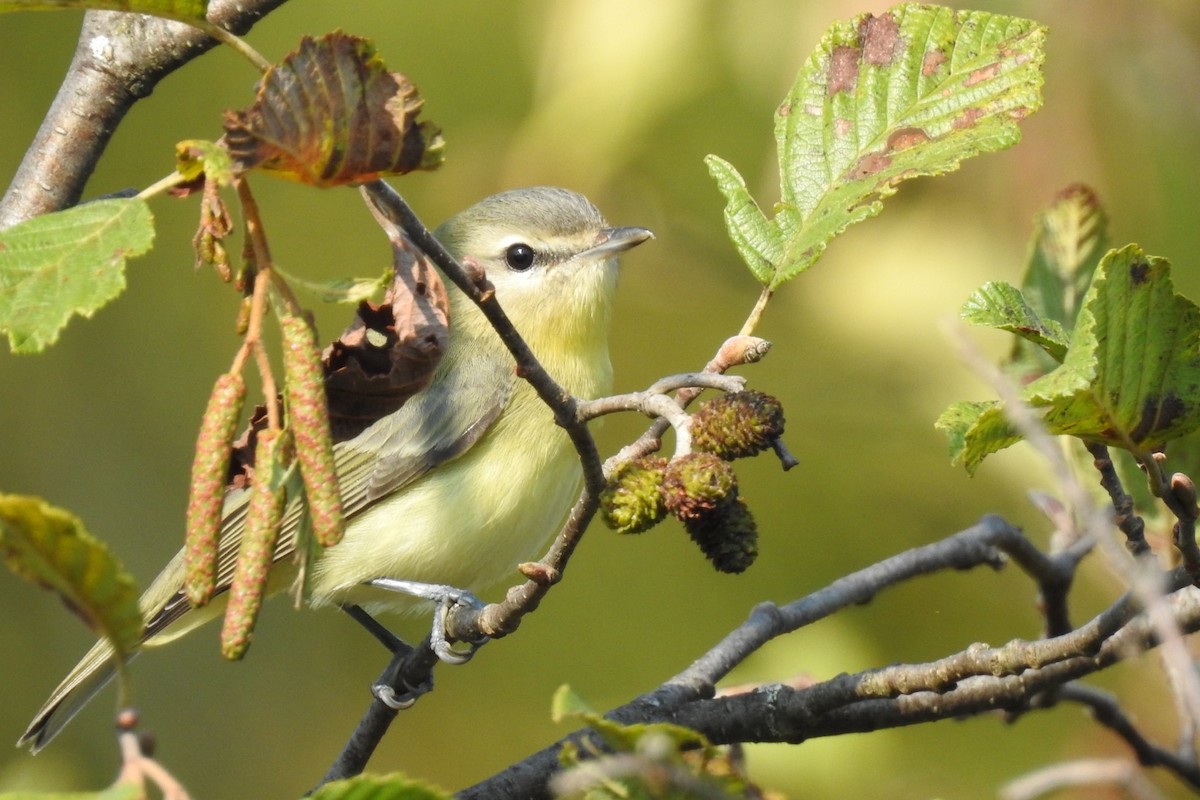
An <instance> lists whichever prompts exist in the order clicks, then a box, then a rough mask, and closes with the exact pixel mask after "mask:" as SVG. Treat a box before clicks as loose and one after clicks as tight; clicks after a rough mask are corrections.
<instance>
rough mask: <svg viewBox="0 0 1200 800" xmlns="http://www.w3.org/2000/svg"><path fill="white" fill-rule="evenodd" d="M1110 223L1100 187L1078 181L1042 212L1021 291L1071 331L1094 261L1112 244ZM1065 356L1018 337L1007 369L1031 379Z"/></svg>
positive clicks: (1023, 379) (1032, 304)
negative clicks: (1051, 354) (1050, 354)
mask: <svg viewBox="0 0 1200 800" xmlns="http://www.w3.org/2000/svg"><path fill="white" fill-rule="evenodd" d="M1107 227H1108V218H1107V215H1106V214H1105V213H1104V209H1103V208H1101V206H1100V200H1099V198H1097V196H1096V193H1095V192H1093V191H1092V190H1091V189H1089V188H1088V187H1086V186H1082V185H1079V184H1076V185H1074V186H1069V187H1067V188H1066V189H1064V190H1063V191H1062V192H1059V194H1058V196H1057V197H1055V198H1054V202H1053V204H1051V206H1050V207H1049V208H1047V209H1046V210H1045V211H1043V212H1042V213H1041V214H1039V215H1038V217H1037V221H1036V225H1035V229H1034V234H1033V239H1032V241H1031V242H1030V248H1029V258H1028V265H1027V267H1026V270H1025V278H1024V280H1023V281H1022V282H1021V294H1022V295H1023V296H1024V298H1025V302H1027V303H1028V304H1029V306H1030V307H1031V308H1033V310H1034V311H1035V312H1037V314H1038V315H1039V316H1041V317H1042V318H1043V319H1046V320H1054V321H1056V322H1058V323H1061V324H1062V327H1063V328H1064V329H1065V330H1068V331H1069V330H1071V329H1072V328H1074V327H1075V319H1076V317H1078V315H1079V306H1080V304H1081V303H1082V302H1083V297H1084V295H1085V294H1086V293H1087V290H1088V286H1090V285H1091V282H1092V275H1093V274H1094V273H1095V272H1096V265H1098V264H1099V263H1100V257H1101V256H1102V255H1104V251H1105V250H1107V249H1108V236H1107V231H1106V229H1107ZM1061 362H1062V356H1061V355H1059V356H1055V357H1053V358H1051V357H1048V356H1047V355H1046V352H1045V351H1044V350H1043V349H1042V348H1040V347H1037V346H1034V345H1032V344H1030V343H1029V342H1026V341H1017V342H1014V343H1013V350H1012V354H1011V355H1010V356H1009V360H1008V364H1007V369H1008V371H1009V372H1010V373H1011V374H1013V375H1015V376H1017V377H1018V379H1019V380H1020V381H1021V382H1022V383H1028V382H1029V381H1031V380H1033V379H1035V378H1040V377H1041V376H1042V375H1045V374H1046V373H1047V372H1050V371H1051V370H1053V369H1054V368H1055V367H1057V366H1058V364H1059V363H1061Z"/></svg>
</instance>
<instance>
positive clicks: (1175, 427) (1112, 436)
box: [937, 245, 1200, 472]
mask: <svg viewBox="0 0 1200 800" xmlns="http://www.w3.org/2000/svg"><path fill="white" fill-rule="evenodd" d="M1021 399H1022V400H1023V401H1024V402H1025V403H1027V404H1028V405H1030V406H1031V407H1033V408H1034V409H1035V410H1040V412H1041V414H1042V423H1043V424H1044V425H1045V427H1046V429H1047V430H1048V431H1049V432H1050V433H1053V434H1061V435H1069V436H1076V437H1079V438H1081V439H1085V440H1087V441H1091V442H1098V443H1100V444H1104V445H1108V446H1112V447H1117V448H1122V449H1125V450H1129V451H1130V452H1133V453H1135V454H1136V455H1138V456H1139V457H1141V458H1144V457H1146V455H1147V454H1148V453H1149V452H1151V451H1154V450H1157V449H1160V448H1161V447H1162V446H1163V445H1165V444H1166V443H1167V442H1169V441H1172V440H1174V439H1179V438H1181V437H1184V436H1187V435H1188V434H1190V433H1193V432H1195V431H1196V430H1198V429H1200V308H1198V307H1197V306H1196V305H1195V304H1194V303H1193V302H1192V301H1190V300H1188V299H1187V298H1185V297H1182V296H1180V295H1177V294H1175V290H1174V288H1173V286H1172V284H1171V275H1170V265H1169V264H1168V263H1167V261H1166V260H1165V259H1162V258H1155V257H1154V256H1148V255H1146V254H1145V253H1144V252H1143V251H1142V250H1141V248H1139V247H1138V246H1137V245H1128V246H1126V247H1124V248H1122V249H1121V250H1112V251H1110V252H1109V253H1108V254H1107V255H1106V256H1104V258H1103V259H1101V260H1100V264H1099V266H1098V267H1097V269H1096V272H1095V275H1094V277H1093V280H1092V284H1091V288H1090V289H1089V290H1088V292H1087V294H1086V295H1085V296H1084V299H1083V302H1082V304H1081V308H1080V312H1079V316H1078V318H1077V320H1076V324H1075V329H1074V330H1073V331H1072V333H1071V339H1070V344H1069V345H1068V347H1067V351H1066V354H1065V355H1064V357H1063V359H1062V363H1061V364H1060V365H1058V366H1057V367H1056V368H1055V369H1054V370H1053V371H1051V372H1049V373H1047V374H1046V375H1043V376H1042V377H1040V378H1038V379H1036V380H1034V381H1032V382H1031V383H1029V384H1028V385H1027V386H1025V387H1024V389H1023V390H1022V393H1021ZM937 427H938V428H939V429H940V430H942V431H943V432H945V433H946V434H947V436H948V437H949V439H950V453H951V457H952V458H953V459H954V460H955V461H956V462H962V463H963V464H964V465H965V466H966V467H967V470H968V471H971V472H973V471H974V469H975V468H976V467H977V466H978V465H979V462H980V461H982V460H983V458H984V457H986V456H987V455H989V454H991V453H994V452H996V451H997V450H1001V449H1003V448H1005V447H1008V446H1009V445H1011V444H1013V443H1015V442H1017V441H1019V440H1020V436H1019V435H1018V434H1017V433H1016V432H1015V431H1014V430H1013V429H1012V428H1011V426H1010V425H1009V424H1008V422H1007V421H1006V420H1005V418H1004V415H1003V412H1002V409H1001V407H1000V405H999V404H998V403H955V404H954V405H952V406H950V408H948V409H947V410H946V411H945V412H944V413H943V414H942V416H941V417H940V418H939V419H938V422H937Z"/></svg>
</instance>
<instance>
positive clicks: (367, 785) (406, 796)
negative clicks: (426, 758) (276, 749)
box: [308, 772, 451, 800]
mask: <svg viewBox="0 0 1200 800" xmlns="http://www.w3.org/2000/svg"><path fill="white" fill-rule="evenodd" d="M450 798H451V795H450V794H449V793H448V792H443V791H441V790H440V789H434V788H432V787H430V786H429V785H428V784H425V783H421V782H420V781H414V780H412V779H411V778H408V777H406V776H405V775H402V774H400V773H398V772H394V773H392V774H390V775H357V776H355V777H353V778H346V779H345V780H340V781H333V782H331V783H327V784H325V785H324V786H322V787H321V788H319V789H317V790H316V791H315V792H313V793H312V794H310V795H309V796H308V799H309V800H450Z"/></svg>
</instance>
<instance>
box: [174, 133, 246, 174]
mask: <svg viewBox="0 0 1200 800" xmlns="http://www.w3.org/2000/svg"><path fill="white" fill-rule="evenodd" d="M175 171H176V172H178V173H179V174H180V175H182V176H183V177H184V179H185V180H188V181H195V180H199V179H200V178H201V177H205V176H207V178H208V179H209V180H210V181H213V182H215V183H216V184H217V185H218V186H229V185H230V184H232V183H233V158H232V157H231V156H230V155H229V151H228V150H226V149H225V148H224V147H222V146H221V145H220V144H218V143H217V142H209V141H206V140H204V139H184V140H183V141H181V142H177V143H176V144H175Z"/></svg>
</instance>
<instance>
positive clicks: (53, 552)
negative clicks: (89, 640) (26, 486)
mask: <svg viewBox="0 0 1200 800" xmlns="http://www.w3.org/2000/svg"><path fill="white" fill-rule="evenodd" d="M0 555H2V556H3V557H4V561H5V563H6V564H8V567H9V569H11V570H12V571H13V572H15V573H16V574H17V575H19V576H21V577H22V578H24V579H25V580H28V581H30V582H32V583H36V584H38V585H40V586H42V587H44V588H47V589H50V590H51V591H53V592H55V593H56V594H58V595H59V597H61V598H62V600H63V602H65V603H66V605H67V607H68V608H70V609H72V610H73V611H75V612H76V613H77V614H79V615H80V616H81V617H82V618H83V619H84V621H85V622H87V623H88V625H89V626H90V627H91V628H92V630H94V631H95V632H96V633H97V634H98V635H101V636H104V637H105V638H106V639H108V640H109V641H110V642H111V643H112V645H113V647H114V648H115V649H116V651H117V652H118V653H128V652H130V651H131V650H132V649H133V648H134V647H135V646H136V645H137V644H138V642H139V641H140V639H141V636H142V628H143V621H142V614H141V611H140V610H139V609H138V594H139V593H138V589H137V586H136V585H135V584H134V582H133V578H132V577H130V576H129V574H128V573H127V572H125V569H124V568H123V567H122V566H121V564H120V563H119V562H118V561H117V560H116V558H114V557H113V555H112V553H110V552H109V550H108V548H107V547H106V546H105V545H104V543H103V542H101V541H99V540H97V539H95V538H93V537H92V536H91V535H90V534H89V533H88V532H87V531H86V530H85V529H84V527H83V523H82V522H80V521H79V518H78V517H76V516H74V515H73V514H69V513H67V512H66V511H63V510H62V509H59V508H55V507H53V506H50V505H48V504H47V503H46V502H45V501H43V500H41V499H40V498H37V497H26V496H22V495H11V494H7V495H0Z"/></svg>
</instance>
